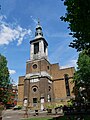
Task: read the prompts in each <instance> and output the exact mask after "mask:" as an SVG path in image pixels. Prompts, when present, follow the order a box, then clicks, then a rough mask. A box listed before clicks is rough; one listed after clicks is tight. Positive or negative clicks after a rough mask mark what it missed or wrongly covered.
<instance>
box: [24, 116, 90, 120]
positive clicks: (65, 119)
mask: <svg viewBox="0 0 90 120" xmlns="http://www.w3.org/2000/svg"><path fill="white" fill-rule="evenodd" d="M70 117H71V120H74V116H73V115H72V116H70ZM23 120H57V118H49V117H45V118H28V119H23ZM58 120H67V116H63V117H60V118H58ZM84 120H90V115H85V116H84Z"/></svg>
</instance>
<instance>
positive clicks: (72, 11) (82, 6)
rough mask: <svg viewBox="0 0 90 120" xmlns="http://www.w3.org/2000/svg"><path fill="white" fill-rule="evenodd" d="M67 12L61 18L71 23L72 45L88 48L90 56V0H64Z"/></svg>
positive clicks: (81, 48) (87, 51)
mask: <svg viewBox="0 0 90 120" xmlns="http://www.w3.org/2000/svg"><path fill="white" fill-rule="evenodd" d="M64 5H65V6H66V14H65V16H64V17H63V16H62V17H61V20H62V21H64V22H68V23H69V27H68V28H69V29H70V30H71V33H70V35H72V37H73V38H74V39H73V42H71V43H70V45H69V46H70V47H73V48H75V49H77V51H82V50H86V53H87V54H88V55H89V56H90V0H64Z"/></svg>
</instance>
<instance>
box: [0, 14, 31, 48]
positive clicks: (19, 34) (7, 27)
mask: <svg viewBox="0 0 90 120" xmlns="http://www.w3.org/2000/svg"><path fill="white" fill-rule="evenodd" d="M5 20H6V16H2V15H1V16H0V45H8V44H9V43H10V42H13V41H17V46H19V45H20V44H22V42H23V40H24V39H25V38H26V37H28V36H30V35H31V30H30V29H24V28H22V27H21V26H20V25H14V24H13V23H12V24H9V23H6V22H5Z"/></svg>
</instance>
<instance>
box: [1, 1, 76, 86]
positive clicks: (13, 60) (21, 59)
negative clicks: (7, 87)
mask: <svg viewBox="0 0 90 120" xmlns="http://www.w3.org/2000/svg"><path fill="white" fill-rule="evenodd" d="M0 5H1V10H0V53H1V54H2V55H4V56H6V58H7V61H8V68H9V71H10V75H11V78H12V79H13V83H15V84H17V83H18V77H19V76H22V75H25V72H26V61H27V60H28V59H30V44H29V42H30V40H32V39H34V34H35V27H36V25H37V20H38V18H39V19H40V23H41V25H42V28H43V34H44V38H45V39H46V40H47V42H48V44H49V46H48V54H49V61H50V62H51V63H59V65H60V67H61V68H65V67H71V66H72V67H73V66H74V67H76V61H77V58H78V54H77V52H76V50H75V49H72V48H70V47H68V45H69V43H70V42H71V41H72V39H73V38H72V37H71V36H69V35H68V34H69V32H70V31H69V30H68V29H67V27H68V24H67V23H65V22H62V21H61V20H60V16H63V15H65V6H64V5H63V2H62V1H61V0H0Z"/></svg>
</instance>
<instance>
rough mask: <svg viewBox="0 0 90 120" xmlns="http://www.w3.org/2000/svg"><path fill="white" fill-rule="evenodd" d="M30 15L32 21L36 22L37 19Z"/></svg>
mask: <svg viewBox="0 0 90 120" xmlns="http://www.w3.org/2000/svg"><path fill="white" fill-rule="evenodd" d="M30 17H31V19H32V20H33V22H34V23H35V24H37V23H38V21H37V19H35V18H33V16H30Z"/></svg>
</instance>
